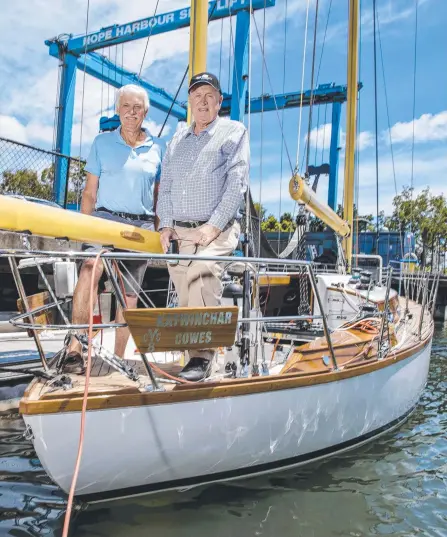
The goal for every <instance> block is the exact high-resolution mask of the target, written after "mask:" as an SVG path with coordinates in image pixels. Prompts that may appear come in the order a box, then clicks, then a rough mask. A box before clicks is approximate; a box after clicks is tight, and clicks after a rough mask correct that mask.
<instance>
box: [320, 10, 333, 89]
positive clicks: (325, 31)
mask: <svg viewBox="0 0 447 537" xmlns="http://www.w3.org/2000/svg"><path fill="white" fill-rule="evenodd" d="M331 9H332V0H331V1H330V2H329V9H328V12H327V19H326V27H325V29H324V35H323V43H322V45H321V53H320V61H319V62H318V71H317V80H316V84H318V80H319V78H320V69H321V62H322V60H323V53H324V45H325V44H326V35H327V29H328V26H329V18H330V16H331Z"/></svg>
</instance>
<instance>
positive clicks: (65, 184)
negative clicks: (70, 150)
mask: <svg viewBox="0 0 447 537" xmlns="http://www.w3.org/2000/svg"><path fill="white" fill-rule="evenodd" d="M84 166H85V161H83V160H80V159H77V158H74V157H69V156H67V155H62V154H60V153H56V152H55V151H46V150H44V149H40V148H38V147H33V146H31V145H27V144H22V143H20V142H16V141H13V140H8V139H7V138H1V137H0V194H14V195H21V196H29V197H33V198H39V199H42V200H48V201H52V202H55V203H57V204H58V205H60V206H62V207H64V208H69V209H75V210H76V209H77V208H79V205H80V202H81V193H82V188H83V185H84V182H85V171H84Z"/></svg>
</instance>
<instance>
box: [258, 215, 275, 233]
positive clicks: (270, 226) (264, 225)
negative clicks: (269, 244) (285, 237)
mask: <svg viewBox="0 0 447 537" xmlns="http://www.w3.org/2000/svg"><path fill="white" fill-rule="evenodd" d="M261 229H262V231H264V232H265V233H268V232H271V231H279V222H278V220H277V219H276V218H275V217H274V216H273V214H271V215H269V216H268V217H267V218H264V220H263V221H262V222H261Z"/></svg>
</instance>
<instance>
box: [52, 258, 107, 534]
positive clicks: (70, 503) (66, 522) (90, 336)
mask: <svg viewBox="0 0 447 537" xmlns="http://www.w3.org/2000/svg"><path fill="white" fill-rule="evenodd" d="M104 252H106V250H101V251H99V252H98V253H97V255H96V257H95V261H94V263H93V270H92V277H91V280H90V299H89V303H90V304H89V306H90V307H89V309H90V311H89V328H88V353H87V366H86V370H85V386H84V397H83V399H82V410H81V427H80V432H79V446H78V454H77V456H76V463H75V470H74V473H73V479H72V482H71V486H70V492H69V494H68V501H67V510H66V512H65V520H64V527H63V531H62V537H67V536H68V531H69V528H70V516H71V510H72V507H73V498H74V492H75V489H76V482H77V480H78V475H79V469H80V467H81V459H82V451H83V448H84V433H85V417H86V413H87V401H88V385H89V382H90V373H91V368H92V339H93V328H92V327H93V309H94V303H93V295H94V293H93V291H94V282H95V273H96V267H97V265H98V263H99V260H100V257H101V255H102V254H103V253H104Z"/></svg>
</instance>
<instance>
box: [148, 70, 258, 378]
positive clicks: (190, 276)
mask: <svg viewBox="0 0 447 537" xmlns="http://www.w3.org/2000/svg"><path fill="white" fill-rule="evenodd" d="M188 93H189V103H190V107H191V112H192V116H193V119H194V121H193V122H192V124H191V126H190V127H189V128H185V129H182V130H180V131H178V132H176V133H175V134H174V136H173V138H172V140H171V141H170V143H169V145H168V147H167V151H166V154H165V156H164V159H163V162H162V167H161V169H162V172H161V180H160V192H159V198H158V204H157V213H158V216H159V218H160V226H159V230H160V232H161V237H160V238H161V243H162V245H163V247H164V249H165V251H167V250H168V248H169V245H170V241H171V240H178V244H179V252H180V253H181V254H196V253H197V254H201V255H210V256H211V255H212V256H219V255H222V256H225V255H230V254H231V253H232V252H233V251H234V250H235V248H236V247H237V244H238V240H239V235H240V223H239V208H240V206H241V203H242V201H243V198H244V193H245V191H246V189H247V178H248V171H249V143H248V134H247V130H246V129H245V127H244V125H243V124H242V123H240V122H238V121H232V120H229V119H222V118H220V117H219V116H218V113H219V110H220V107H221V105H222V92H221V88H220V84H219V81H218V79H217V78H216V76H214V75H213V74H211V73H200V74H197V75H195V76H193V77H192V78H191V81H190V84H189V88H188ZM169 273H170V276H171V279H172V281H173V283H174V286H175V289H176V291H177V294H178V297H179V306H189V307H203V306H218V305H219V304H220V298H221V295H222V284H221V275H222V267H221V265H220V264H219V263H217V262H205V261H179V263H178V264H176V265H170V266H169ZM214 356H215V349H209V350H202V351H195V352H194V356H190V359H189V362H188V363H187V364H186V366H185V367H184V368H183V370H182V371H181V373H180V374H179V376H180V377H182V378H184V379H186V380H190V381H199V380H202V379H203V378H206V377H207V376H209V374H210V371H211V363H212V359H213V357H214Z"/></svg>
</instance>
